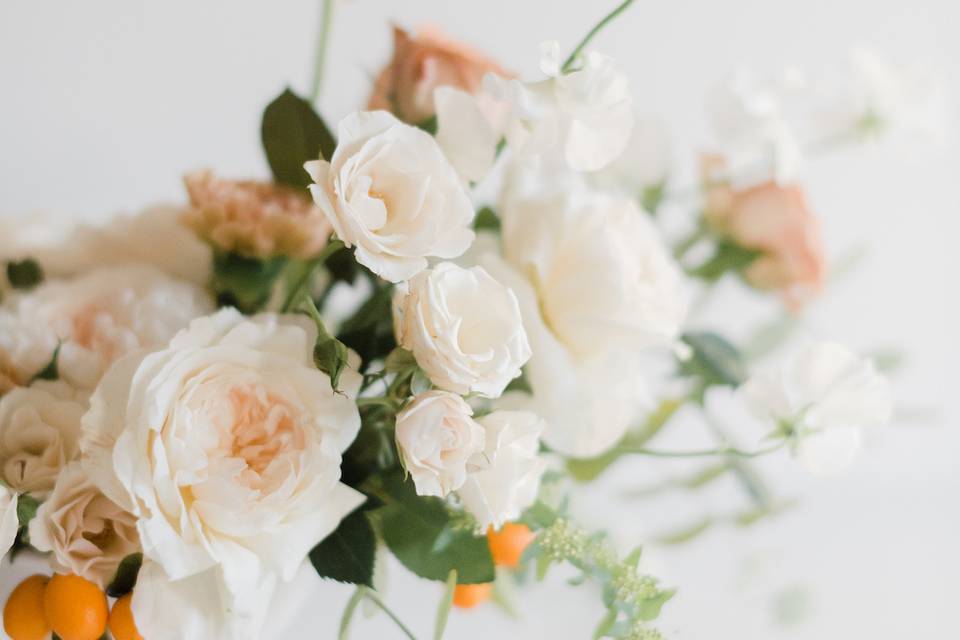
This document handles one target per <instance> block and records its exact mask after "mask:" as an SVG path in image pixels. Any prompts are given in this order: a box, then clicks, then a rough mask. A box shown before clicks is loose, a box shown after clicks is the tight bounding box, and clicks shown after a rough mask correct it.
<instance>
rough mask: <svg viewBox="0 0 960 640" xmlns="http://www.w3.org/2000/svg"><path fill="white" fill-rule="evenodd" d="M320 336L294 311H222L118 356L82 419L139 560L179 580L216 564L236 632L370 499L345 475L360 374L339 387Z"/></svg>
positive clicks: (248, 630) (95, 471) (96, 468)
mask: <svg viewBox="0 0 960 640" xmlns="http://www.w3.org/2000/svg"><path fill="white" fill-rule="evenodd" d="M315 340H316V328H315V326H313V325H312V324H311V323H310V322H309V321H308V320H306V318H303V317H300V316H276V315H271V314H265V315H262V316H256V317H254V318H250V319H248V318H244V317H243V316H241V315H240V314H239V313H238V312H236V311H235V310H233V309H226V310H222V311H220V312H218V313H216V314H214V315H212V316H209V317H204V318H199V319H197V320H195V321H193V322H192V323H191V324H190V326H189V328H187V329H185V330H183V331H181V332H180V333H179V334H178V335H177V336H176V337H175V338H174V339H173V340H172V341H171V342H170V345H169V347H168V348H166V349H164V350H162V351H157V352H154V353H151V354H149V355H146V356H144V355H143V354H142V353H134V354H130V355H129V356H127V357H125V358H123V359H121V360H120V361H118V362H117V363H116V364H115V365H114V366H113V367H112V368H111V369H110V371H109V372H108V373H107V375H106V376H105V377H104V379H103V381H102V382H101V384H100V386H99V387H98V389H97V391H96V393H95V394H94V395H93V397H92V398H91V409H90V411H89V412H88V413H87V414H86V415H85V416H84V418H83V434H82V438H81V450H82V452H83V461H84V465H85V468H86V469H87V470H88V472H89V474H90V476H91V478H92V479H93V480H94V481H95V482H96V483H97V485H98V486H99V487H100V489H101V490H102V491H103V492H104V493H105V494H106V495H107V496H108V497H110V498H111V499H113V500H114V501H115V502H117V503H118V504H120V505H121V506H123V507H124V508H126V509H128V510H130V511H131V512H133V513H134V515H136V516H137V517H138V518H139V519H138V521H137V527H138V531H139V534H140V540H141V544H142V546H143V552H144V555H145V556H146V557H147V558H149V559H151V560H153V561H154V562H156V563H158V564H159V565H160V566H161V567H162V569H163V571H164V572H165V573H166V575H167V576H168V577H169V578H170V580H172V581H179V580H183V579H193V577H196V576H198V575H200V574H203V573H205V572H207V571H210V570H212V571H214V573H215V575H216V584H217V585H218V588H217V589H218V592H219V593H220V595H221V597H222V600H221V605H222V609H221V610H223V611H230V612H232V613H231V616H232V618H231V620H230V621H227V622H229V624H230V625H240V626H241V627H243V629H244V633H243V635H242V636H240V635H238V636H235V637H249V638H256V637H259V636H258V631H259V630H258V628H256V627H255V625H253V624H252V622H253V621H252V619H250V616H251V615H252V611H250V610H248V609H247V608H245V607H244V606H243V605H242V603H243V602H245V601H246V600H247V599H248V598H250V597H252V595H251V594H256V592H257V589H258V588H259V586H261V585H263V584H264V583H265V581H267V580H272V579H273V576H277V575H279V576H280V577H282V578H284V579H288V578H289V576H292V575H293V573H294V572H295V571H296V569H297V567H298V566H299V565H300V563H301V562H302V561H303V559H304V557H305V556H306V554H307V552H308V551H309V550H310V549H311V548H312V547H313V546H314V545H316V543H317V542H319V541H320V540H322V539H323V538H324V537H326V536H327V535H328V534H330V533H331V532H332V531H334V530H335V529H336V527H337V525H338V524H339V522H340V520H341V519H343V517H344V516H346V515H347V514H348V513H350V512H351V511H353V510H354V509H355V508H356V507H357V506H359V505H360V504H361V503H362V502H363V495H362V494H360V493H359V492H357V491H355V490H353V489H351V488H349V487H347V486H346V485H344V484H342V483H341V482H340V462H341V455H342V452H343V451H344V450H345V449H346V448H347V447H348V446H349V445H350V443H351V442H352V441H353V439H354V438H355V437H356V434H357V432H358V431H359V429H360V415H359V412H358V410H357V406H356V403H355V401H354V398H355V396H356V393H357V390H358V389H359V385H360V376H359V374H358V373H357V372H356V371H355V370H354V369H353V368H347V369H345V370H344V372H343V374H342V377H341V379H340V392H335V391H334V389H333V388H332V387H331V383H330V379H329V378H328V377H327V375H326V374H324V373H322V372H320V371H318V370H317V369H316V367H315V366H314V363H313V356H312V352H313V346H314V343H315ZM355 366H356V356H355V354H352V356H351V367H355ZM225 624H226V622H225Z"/></svg>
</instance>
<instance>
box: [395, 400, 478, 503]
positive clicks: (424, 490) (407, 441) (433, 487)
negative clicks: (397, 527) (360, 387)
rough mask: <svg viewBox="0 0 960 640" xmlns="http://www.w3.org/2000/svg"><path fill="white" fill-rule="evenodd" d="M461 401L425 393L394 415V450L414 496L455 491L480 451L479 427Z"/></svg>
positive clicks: (443, 494) (444, 493) (461, 483)
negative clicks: (409, 478)
mask: <svg viewBox="0 0 960 640" xmlns="http://www.w3.org/2000/svg"><path fill="white" fill-rule="evenodd" d="M472 416H473V409H471V408H470V405H468V404H467V403H466V402H465V401H464V399H463V398H461V397H460V396H458V395H455V394H453V393H449V392H447V391H427V392H425V393H421V394H419V395H417V396H416V397H415V398H414V399H413V401H412V402H411V403H410V404H409V405H408V406H407V407H406V408H405V409H404V410H403V411H401V412H400V413H398V414H397V427H396V438H397V449H399V450H400V458H401V459H402V461H403V466H404V467H405V468H406V470H407V472H408V473H409V474H410V475H411V476H412V477H413V482H414V484H415V485H416V488H417V495H421V496H438V497H443V496H446V495H447V494H448V493H450V492H451V491H456V490H457V489H459V488H460V487H461V486H462V485H463V483H464V481H465V480H466V478H467V470H468V468H473V466H474V463H475V460H471V458H473V457H474V456H475V455H476V454H478V453H480V452H482V451H483V447H484V437H483V427H481V426H480V425H479V424H477V422H476V421H475V420H474V419H473V417H472Z"/></svg>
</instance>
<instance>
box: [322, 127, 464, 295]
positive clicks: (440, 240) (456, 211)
mask: <svg viewBox="0 0 960 640" xmlns="http://www.w3.org/2000/svg"><path fill="white" fill-rule="evenodd" d="M337 131H338V141H339V142H338V144H337V149H336V151H335V152H334V154H333V157H332V158H331V161H330V162H325V161H323V160H317V161H313V162H308V163H307V164H306V165H305V168H306V169H307V171H308V172H309V173H310V176H311V177H312V178H313V180H314V182H316V184H313V185H311V186H310V192H311V193H312V194H313V199H314V201H315V202H316V203H317V206H319V207H320V209H321V210H322V211H323V212H324V214H326V216H327V218H329V220H330V223H331V224H332V225H333V228H334V231H335V232H336V235H337V237H338V238H340V240H342V241H343V242H344V243H345V244H346V245H347V246H351V247H352V246H356V254H355V255H356V258H357V261H358V262H360V263H361V264H363V265H364V266H366V267H368V268H369V269H370V270H371V271H373V272H375V273H376V274H377V275H379V276H381V277H382V278H385V279H387V280H389V281H391V282H400V281H402V280H407V279H409V278H410V277H412V276H413V275H414V274H416V273H417V272H419V271H422V270H423V269H425V268H426V267H427V257H430V256H433V257H438V258H455V257H457V256H459V255H460V254H462V253H463V252H464V251H466V250H467V247H469V246H470V243H471V242H472V241H473V231H472V230H471V229H470V222H471V221H472V220H473V205H472V204H471V203H470V199H469V198H468V197H467V194H466V192H465V191H464V189H463V186H462V185H461V182H460V178H459V176H458V175H457V173H456V171H454V169H453V167H452V166H451V165H450V163H449V162H448V161H447V159H446V158H445V157H444V154H443V152H442V151H441V150H440V147H439V146H438V145H437V142H436V140H434V138H433V137H432V136H431V135H430V134H428V133H426V132H424V131H422V130H420V129H418V128H416V127H411V126H409V125H406V124H403V123H402V122H400V121H399V120H397V119H396V118H395V117H394V116H392V115H391V114H389V113H387V112H386V111H369V112H357V113H353V114H351V115H349V116H347V117H346V118H344V119H343V120H342V121H341V122H340V126H339V128H338V130H337Z"/></svg>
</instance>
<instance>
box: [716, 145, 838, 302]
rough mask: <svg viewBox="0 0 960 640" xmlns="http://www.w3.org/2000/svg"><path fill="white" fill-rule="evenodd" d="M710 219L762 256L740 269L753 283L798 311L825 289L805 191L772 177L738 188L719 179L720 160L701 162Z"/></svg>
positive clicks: (823, 268) (816, 223) (816, 234)
mask: <svg viewBox="0 0 960 640" xmlns="http://www.w3.org/2000/svg"><path fill="white" fill-rule="evenodd" d="M703 168H704V177H705V183H706V185H707V187H706V193H707V201H706V206H705V209H704V211H705V215H706V218H707V221H708V223H709V224H710V225H711V226H712V227H713V228H714V229H715V230H717V231H718V232H720V233H722V234H724V235H725V236H727V237H729V238H730V239H732V240H733V241H734V242H736V243H737V244H738V245H740V246H742V247H744V248H747V249H755V250H757V251H759V252H760V253H761V255H760V256H759V257H758V258H757V259H756V260H754V261H753V262H752V263H751V264H750V265H749V266H748V267H747V268H746V270H745V271H744V276H745V278H746V279H747V282H749V283H750V284H751V285H753V286H754V287H757V288H758V289H765V290H780V291H781V292H782V294H783V296H784V300H785V301H786V303H787V305H788V306H789V307H790V308H792V309H798V308H799V307H800V306H801V305H802V304H803V302H804V301H805V300H807V299H808V298H810V297H811V296H813V295H815V294H817V293H818V292H819V291H820V289H821V288H822V287H823V282H824V277H825V275H826V264H825V257H824V251H823V240H822V238H821V235H820V221H819V220H818V219H817V217H816V216H815V215H814V214H813V212H812V211H811V210H810V208H809V205H808V204H807V199H806V196H805V195H804V192H803V190H802V189H801V188H800V187H798V186H796V185H781V184H778V183H776V182H773V181H769V182H764V183H761V184H758V185H754V186H750V187H745V188H737V187H734V186H733V185H731V184H729V183H728V182H726V181H725V180H717V179H716V177H715V176H716V175H717V171H718V170H722V168H723V160H722V159H719V158H717V157H707V158H705V159H704V162H703Z"/></svg>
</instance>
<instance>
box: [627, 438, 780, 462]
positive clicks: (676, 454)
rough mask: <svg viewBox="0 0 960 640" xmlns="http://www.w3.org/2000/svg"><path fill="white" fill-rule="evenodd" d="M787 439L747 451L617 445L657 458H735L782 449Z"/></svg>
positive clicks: (753, 456)
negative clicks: (666, 449)
mask: <svg viewBox="0 0 960 640" xmlns="http://www.w3.org/2000/svg"><path fill="white" fill-rule="evenodd" d="M786 443H787V441H786V440H781V441H780V442H777V443H776V444H773V445H770V446H769V447H764V448H763V449H757V450H755V451H745V450H743V449H737V448H736V447H718V448H716V449H692V450H690V451H661V450H659V449H647V448H646V447H629V446H627V447H617V449H616V451H617V452H619V453H635V454H637V455H644V456H654V457H657V458H706V457H713V456H731V457H734V458H758V457H760V456H765V455H767V454H768V453H773V452H774V451H777V450H779V449H782V448H783V447H784V445H786Z"/></svg>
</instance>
